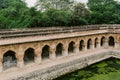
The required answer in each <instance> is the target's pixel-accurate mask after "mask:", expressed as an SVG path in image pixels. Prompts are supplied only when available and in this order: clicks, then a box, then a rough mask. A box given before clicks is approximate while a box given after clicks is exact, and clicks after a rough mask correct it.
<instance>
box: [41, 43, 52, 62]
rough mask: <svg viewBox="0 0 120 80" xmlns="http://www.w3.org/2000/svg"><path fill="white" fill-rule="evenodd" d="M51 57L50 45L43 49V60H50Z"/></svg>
mask: <svg viewBox="0 0 120 80" xmlns="http://www.w3.org/2000/svg"><path fill="white" fill-rule="evenodd" d="M49 55H50V47H49V46H48V45H45V46H44V47H43V49H42V55H41V56H42V59H43V60H44V59H49Z"/></svg>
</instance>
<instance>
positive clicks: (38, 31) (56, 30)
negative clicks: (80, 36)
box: [0, 24, 120, 39]
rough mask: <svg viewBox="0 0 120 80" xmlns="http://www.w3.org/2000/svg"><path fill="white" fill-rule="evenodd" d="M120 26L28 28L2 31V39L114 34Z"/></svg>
mask: <svg viewBox="0 0 120 80" xmlns="http://www.w3.org/2000/svg"><path fill="white" fill-rule="evenodd" d="M119 29H120V25H106V24H103V25H86V26H75V27H73V26H71V27H46V28H28V29H10V30H7V29H6V30H0V38H1V39H4V38H12V37H25V36H35V35H40V36H45V35H50V34H60V33H72V32H81V31H91V30H108V32H113V31H114V30H119Z"/></svg>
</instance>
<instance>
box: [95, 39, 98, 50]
mask: <svg viewBox="0 0 120 80" xmlns="http://www.w3.org/2000/svg"><path fill="white" fill-rule="evenodd" d="M97 46H98V38H96V39H95V48H97Z"/></svg>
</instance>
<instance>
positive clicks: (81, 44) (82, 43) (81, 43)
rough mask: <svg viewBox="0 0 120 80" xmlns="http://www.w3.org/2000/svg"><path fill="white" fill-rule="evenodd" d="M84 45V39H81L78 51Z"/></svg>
mask: <svg viewBox="0 0 120 80" xmlns="http://www.w3.org/2000/svg"><path fill="white" fill-rule="evenodd" d="M84 45H85V43H84V41H83V40H81V41H80V45H79V51H82V50H83V49H84Z"/></svg>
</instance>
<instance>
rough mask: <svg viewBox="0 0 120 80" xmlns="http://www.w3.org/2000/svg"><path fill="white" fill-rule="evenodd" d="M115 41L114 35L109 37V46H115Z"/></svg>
mask: <svg viewBox="0 0 120 80" xmlns="http://www.w3.org/2000/svg"><path fill="white" fill-rule="evenodd" d="M114 45H115V42H114V38H113V37H112V36H110V37H109V46H114Z"/></svg>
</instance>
